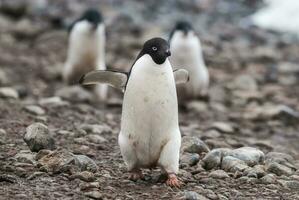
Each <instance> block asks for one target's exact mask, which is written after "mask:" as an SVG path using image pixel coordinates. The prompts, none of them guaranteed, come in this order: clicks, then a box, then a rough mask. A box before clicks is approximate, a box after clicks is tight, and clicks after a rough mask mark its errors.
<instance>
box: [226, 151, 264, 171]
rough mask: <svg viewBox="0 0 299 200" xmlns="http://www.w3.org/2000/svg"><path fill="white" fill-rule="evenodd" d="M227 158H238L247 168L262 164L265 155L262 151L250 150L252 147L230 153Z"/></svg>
mask: <svg viewBox="0 0 299 200" xmlns="http://www.w3.org/2000/svg"><path fill="white" fill-rule="evenodd" d="M227 155H228V156H232V157H234V158H238V159H239V160H242V161H244V162H245V163H246V164H247V165H249V166H254V165H257V164H259V163H263V162H264V160H265V155H264V153H263V152H262V151H260V150H258V149H256V148H252V147H241V148H238V149H234V150H232V151H230V152H229V153H228V154H227Z"/></svg>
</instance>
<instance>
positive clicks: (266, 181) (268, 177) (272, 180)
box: [260, 174, 276, 184]
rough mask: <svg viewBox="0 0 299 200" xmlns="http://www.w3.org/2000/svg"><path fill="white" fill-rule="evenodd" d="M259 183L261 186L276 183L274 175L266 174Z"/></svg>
mask: <svg viewBox="0 0 299 200" xmlns="http://www.w3.org/2000/svg"><path fill="white" fill-rule="evenodd" d="M260 181H261V183H263V184H273V183H275V182H276V176H275V174H267V175H265V176H264V177H262V178H261V179H260Z"/></svg>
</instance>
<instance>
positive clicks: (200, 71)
mask: <svg viewBox="0 0 299 200" xmlns="http://www.w3.org/2000/svg"><path fill="white" fill-rule="evenodd" d="M169 43H170V50H171V52H172V56H171V58H170V62H171V64H172V66H183V67H184V69H186V70H187V71H188V72H189V75H190V81H189V82H188V83H187V84H184V85H180V86H178V88H177V92H178V98H179V103H182V102H185V101H188V100H192V99H196V98H199V97H204V96H206V95H207V93H208V86H209V72H208V70H207V67H206V65H205V62H204V59H203V55H202V48H201V43H200V40H199V38H198V37H197V35H196V34H195V32H194V30H193V28H192V26H191V24H190V23H188V22H185V21H181V22H178V23H177V24H176V26H175V27H174V29H173V30H172V32H171V34H170V39H169Z"/></svg>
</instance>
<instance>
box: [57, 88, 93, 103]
mask: <svg viewBox="0 0 299 200" xmlns="http://www.w3.org/2000/svg"><path fill="white" fill-rule="evenodd" d="M56 96H59V97H61V98H63V99H66V100H68V101H72V102H91V101H92V99H93V95H92V94H91V93H90V92H88V91H87V90H85V89H83V88H82V87H80V86H78V85H74V86H67V87H63V88H61V89H59V90H58V91H57V92H56Z"/></svg>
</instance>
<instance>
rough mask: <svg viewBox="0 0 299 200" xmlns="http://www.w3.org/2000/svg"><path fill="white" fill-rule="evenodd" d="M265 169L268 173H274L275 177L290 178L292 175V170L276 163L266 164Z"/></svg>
mask: <svg viewBox="0 0 299 200" xmlns="http://www.w3.org/2000/svg"><path fill="white" fill-rule="evenodd" d="M266 169H267V171H268V172H271V173H274V174H276V175H277V176H282V175H286V176H290V175H292V174H293V171H292V169H290V168H289V167H286V166H284V165H281V164H279V163H276V162H270V163H267V164H266Z"/></svg>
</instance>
